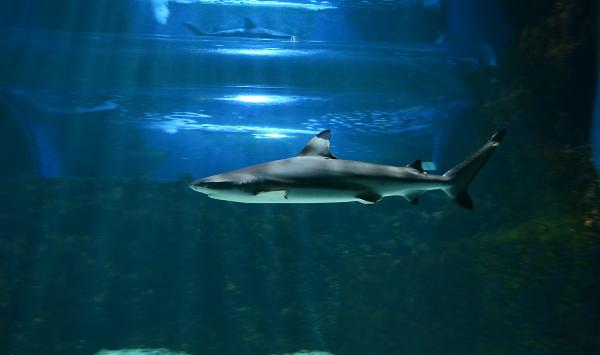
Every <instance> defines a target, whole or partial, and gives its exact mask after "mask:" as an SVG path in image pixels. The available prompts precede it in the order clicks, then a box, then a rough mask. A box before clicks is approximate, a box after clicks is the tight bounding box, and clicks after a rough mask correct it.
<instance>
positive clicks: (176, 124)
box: [150, 115, 315, 139]
mask: <svg viewBox="0 0 600 355" xmlns="http://www.w3.org/2000/svg"><path fill="white" fill-rule="evenodd" d="M165 118H168V119H169V120H168V121H162V122H157V123H155V124H153V125H151V126H150V127H152V128H157V129H160V130H162V131H163V132H165V133H170V134H175V133H177V132H179V131H180V130H198V131H206V132H226V133H250V134H252V135H253V136H254V138H269V139H281V138H290V137H292V136H293V135H295V134H307V135H311V134H314V133H315V132H314V131H309V130H304V129H293V128H278V127H263V126H243V125H219V124H212V123H198V122H196V121H195V120H193V119H188V118H175V117H173V116H172V115H170V116H165Z"/></svg>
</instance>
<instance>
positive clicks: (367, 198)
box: [356, 192, 383, 205]
mask: <svg viewBox="0 0 600 355" xmlns="http://www.w3.org/2000/svg"><path fill="white" fill-rule="evenodd" d="M356 198H357V199H358V202H360V203H365V204H369V205H372V204H374V203H377V202H379V200H381V199H382V198H383V196H381V195H380V194H378V193H376V192H363V193H360V194H358V195H356Z"/></svg>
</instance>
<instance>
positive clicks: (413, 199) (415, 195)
mask: <svg viewBox="0 0 600 355" xmlns="http://www.w3.org/2000/svg"><path fill="white" fill-rule="evenodd" d="M422 194H423V191H415V192H411V193H409V194H407V195H405V196H404V198H405V199H406V200H407V201H408V202H410V203H412V204H413V205H418V204H419V196H421V195H422Z"/></svg>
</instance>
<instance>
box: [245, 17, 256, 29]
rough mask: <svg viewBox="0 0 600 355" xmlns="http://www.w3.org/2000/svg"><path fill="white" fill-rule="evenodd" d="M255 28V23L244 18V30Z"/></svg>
mask: <svg viewBox="0 0 600 355" xmlns="http://www.w3.org/2000/svg"><path fill="white" fill-rule="evenodd" d="M255 28H256V24H255V23H254V21H252V20H250V19H249V18H247V17H246V18H244V29H246V30H253V29H255Z"/></svg>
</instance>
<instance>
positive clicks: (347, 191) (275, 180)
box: [190, 129, 506, 210]
mask: <svg viewBox="0 0 600 355" xmlns="http://www.w3.org/2000/svg"><path fill="white" fill-rule="evenodd" d="M505 134H506V130H504V129H503V130H500V131H498V132H496V134H494V135H493V136H492V137H491V138H490V140H489V141H488V142H487V143H485V144H484V145H483V146H482V147H481V148H479V150H477V151H476V152H475V153H473V155H471V156H470V157H469V158H467V159H466V160H464V161H463V162H462V163H460V164H458V165H457V166H456V167H454V168H452V169H450V170H449V171H448V172H446V173H445V174H444V175H428V174H427V173H426V172H425V171H424V170H423V168H422V166H421V160H416V161H415V162H414V163H412V164H410V165H407V166H405V167H396V166H388V165H379V164H372V163H366V162H360V161H352V160H342V159H337V158H336V157H335V156H334V155H333V154H331V152H330V150H329V140H330V137H331V132H330V131H329V130H325V131H323V132H321V133H319V134H318V135H316V136H315V137H313V138H312V139H311V140H310V141H309V142H308V144H307V145H306V146H305V147H304V149H302V151H301V152H300V153H299V154H298V155H297V156H295V157H293V158H288V159H283V160H275V161H271V162H267V163H263V164H259V165H254V166H250V167H247V168H242V169H239V170H234V171H231V172H227V173H224V174H219V175H214V176H210V177H207V178H204V179H200V180H196V181H194V182H193V183H192V184H191V185H190V188H191V189H193V190H194V191H198V192H201V193H204V194H206V195H208V197H211V198H214V199H218V200H226V201H234V202H243V203H334V202H362V203H366V204H373V203H376V202H378V201H379V200H381V199H382V198H383V197H387V196H402V197H404V198H405V199H407V200H408V201H410V202H412V203H414V204H418V203H419V196H420V195H421V194H423V193H425V192H427V191H430V190H442V191H443V192H444V193H446V195H448V197H450V198H452V199H453V200H454V201H455V202H456V203H458V204H459V205H460V206H462V207H464V208H466V209H471V210H472V209H473V202H472V200H471V198H470V196H469V194H468V192H467V188H468V187H469V184H470V183H471V182H472V181H473V179H474V178H475V176H476V175H477V173H478V172H479V171H480V170H481V168H482V167H483V165H484V164H485V163H486V162H487V161H488V159H489V158H490V156H491V155H492V153H493V152H494V151H495V150H496V147H497V146H498V145H499V144H500V142H501V141H502V138H503V137H504V135H505Z"/></svg>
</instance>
